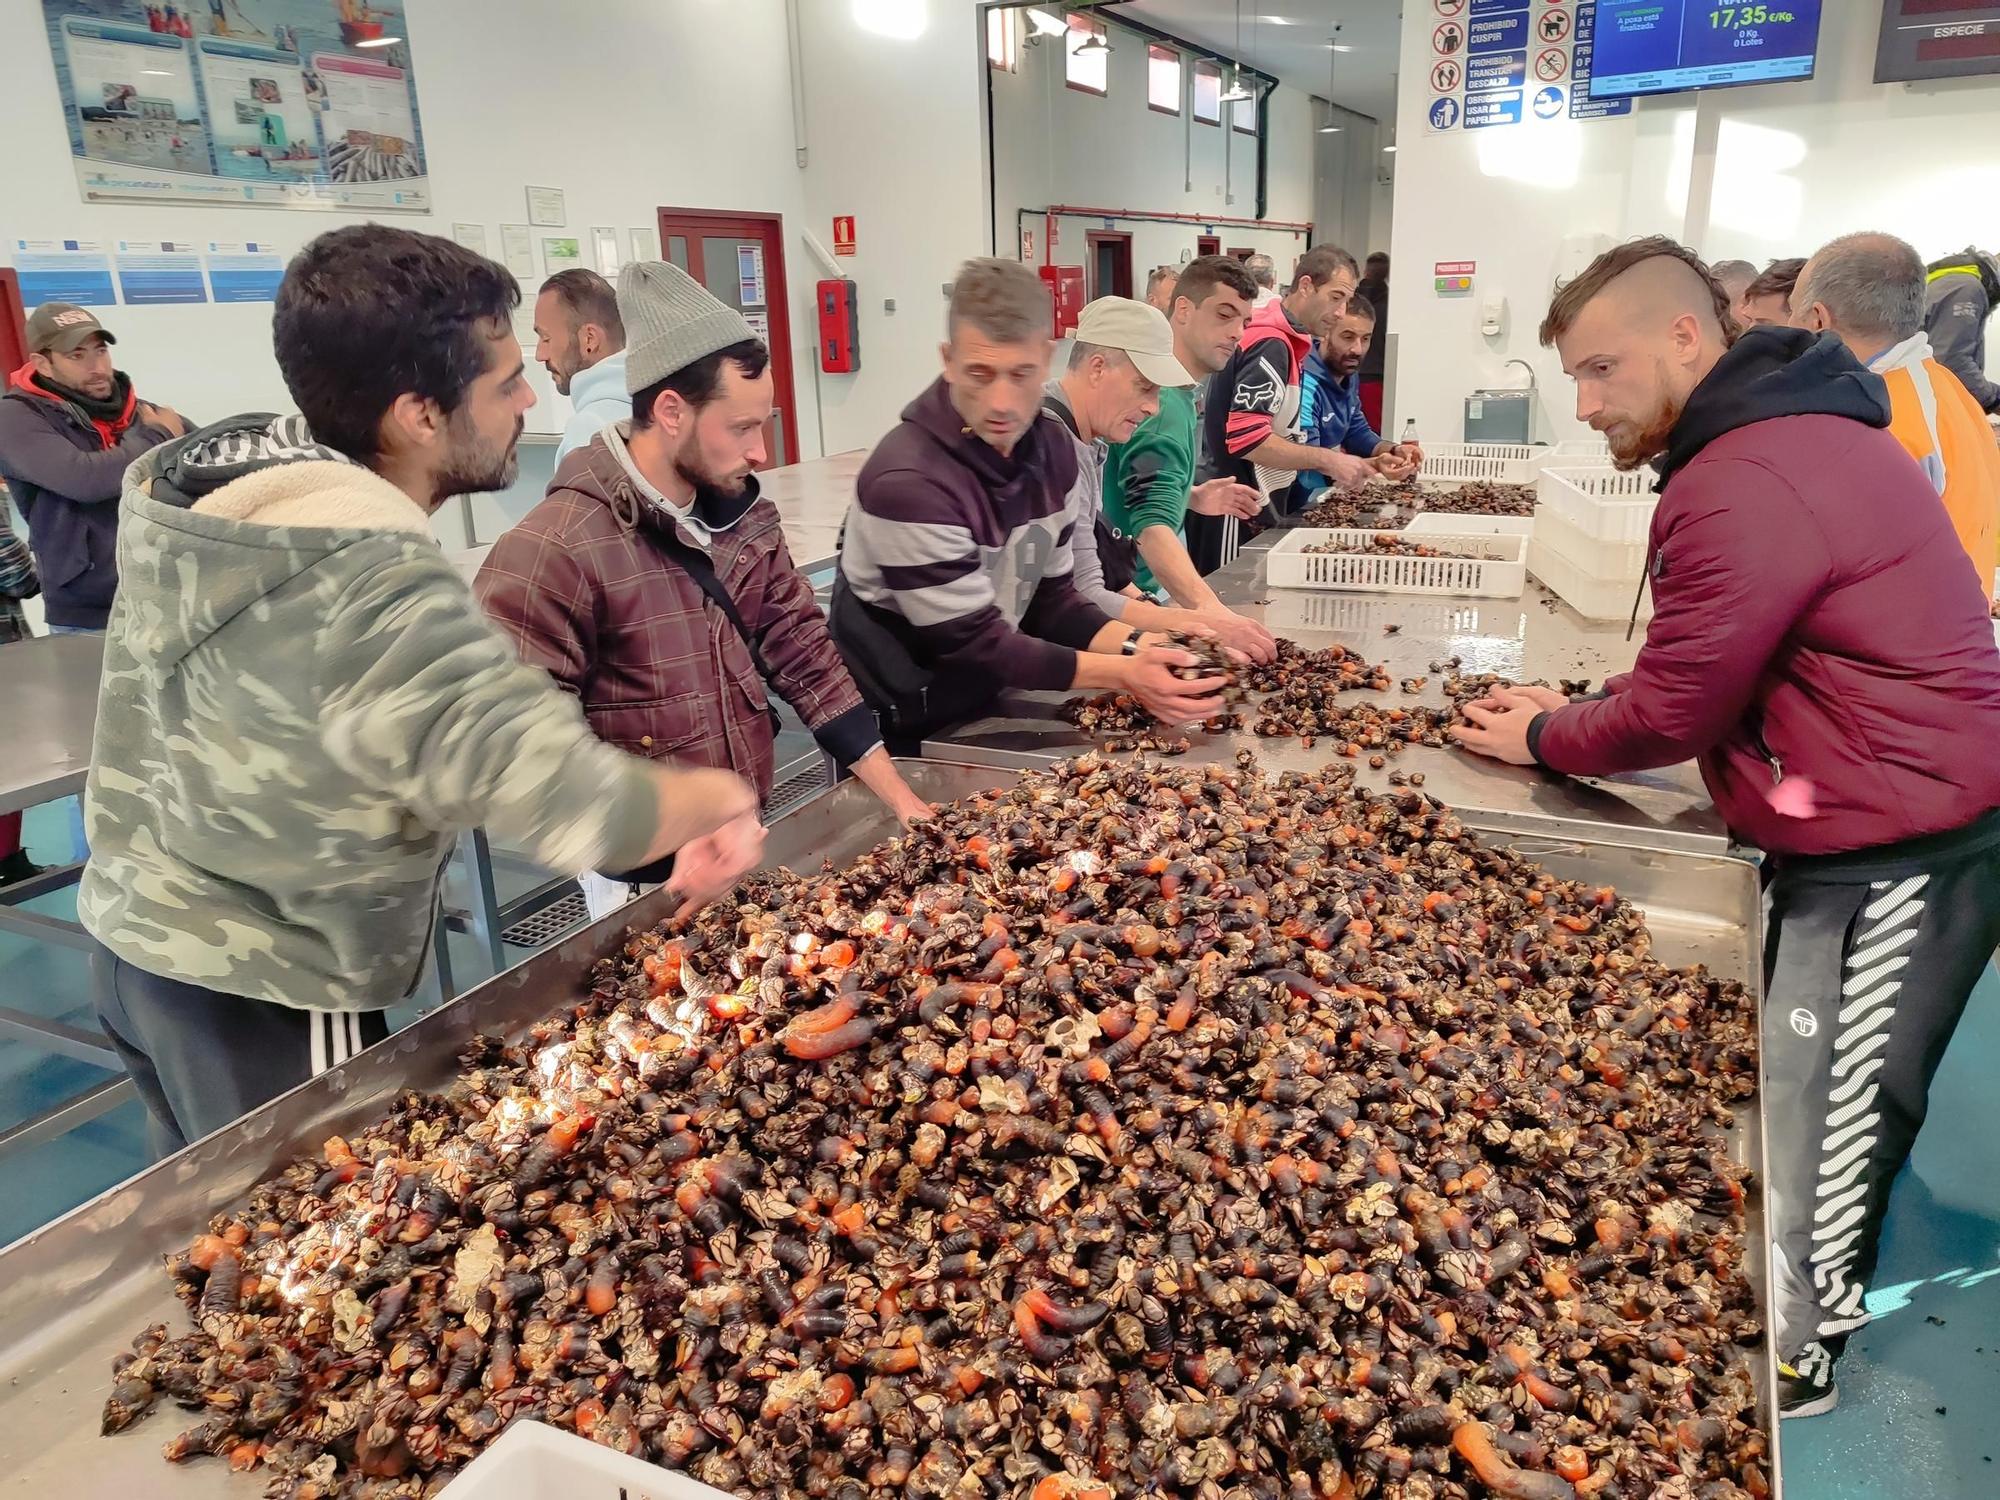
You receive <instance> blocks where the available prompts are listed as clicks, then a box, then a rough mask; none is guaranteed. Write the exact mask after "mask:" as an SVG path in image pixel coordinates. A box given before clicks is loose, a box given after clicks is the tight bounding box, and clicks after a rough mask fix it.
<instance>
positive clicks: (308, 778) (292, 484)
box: [77, 416, 659, 1010]
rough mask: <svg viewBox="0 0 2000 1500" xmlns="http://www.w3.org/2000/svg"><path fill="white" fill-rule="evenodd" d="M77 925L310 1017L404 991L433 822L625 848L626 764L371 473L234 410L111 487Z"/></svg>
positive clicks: (615, 864)
mask: <svg viewBox="0 0 2000 1500" xmlns="http://www.w3.org/2000/svg"><path fill="white" fill-rule="evenodd" d="M118 566H119V574H120V580H119V589H118V597H117V602H116V603H115V604H114V605H113V607H112V612H111V622H110V629H109V633H108V634H107V636H106V638H105V644H104V677H103V682H102V685H101V687H100V689H99V696H98V708H97V733H96V741H95V745H94V747H93V751H92V757H91V768H90V782H89V791H88V796H87V810H88V811H87V831H88V834H89V839H90V863H89V865H88V866H87V868H86V869H85V870H84V874H83V883H82V886H81V888H80V890H79V893H78V899H77V906H78V912H79V915H80V917H81V919H82V921H83V925H84V926H85V927H86V928H88V929H89V930H90V932H91V933H92V934H93V935H94V936H96V938H97V939H98V940H99V941H100V942H102V943H103V944H104V945H105V946H106V947H108V948H109V949H111V951H112V952H113V953H115V954H117V955H118V956H119V957H120V958H123V959H125V960H126V961H127V962H128V963H131V964H132V965H134V966H135V967H137V968H140V969H144V970H146V971H147V972H149V973H153V974H158V975H162V976H164V977H167V978H171V979H178V980H182V981H185V982H187V983H190V984H196V985H201V986H205V987H207V988H210V989H215V990H219V991H222V992H224V993H226V994H232V995H244V996H248V997H250V998H253V999H257V1000H268V1001H274V1002H276V1003H278V1004H281V1005H291V1006H300V1007H305V1008H311V1009H334V1010H371V1009H381V1008H384V1007H387V1006H391V1005H394V1004H396V1003H397V1002H398V1001H400V1000H402V999H403V998H404V997H405V996H407V995H408V994H409V993H410V992H411V991H412V990H413V989H415V988H416V986H417V983H418V981H419V980H420V979H421V977H422V974H423V970H424V965H425V962H426V960H427V958H428V956H429V951H430V941H431V934H432V932H433V930H434V922H435V916H436V910H437V899H438V888H439V884H440V882H441V879H442V876H443V870H444V863H445V860H446V858H447V857H448V856H449V854H450V851H451V847H452V843H453V840H454V838H455V836H456V835H457V834H458V833H460V832H462V831H463V830H465V829H468V828H473V827H478V826H484V827H486V828H488V829H490V830H491V831H492V832H493V834H494V835H495V836H496V837H497V838H499V839H501V840H504V841H506V842H508V843H510V844H512V845H515V846H516V847H518V848H521V849H522V850H524V851H526V852H527V853H528V854H530V855H531V856H532V857H534V858H536V859H538V860H540V861H542V862H543V863H545V864H547V865H549V866H551V867H552V868H554V869H557V870H561V871H563V872H564V873H575V872H578V871H582V870H586V869H600V868H604V869H622V868H629V867H631V866H635V865H638V864H640V863H643V861H644V859H645V857H646V855H647V853H648V852H649V845H650V844H651V842H652V835H653V831H654V829H656V828H657V826H658V811H659V809H658V799H657V794H656V791H655V789H654V783H653V781H652V779H651V776H650V774H649V772H648V770H647V767H646V763H645V762H644V761H641V760H638V759H636V758H633V757H630V756H627V755H625V754H624V753H622V752H620V751H617V750H614V749H612V748H611V747H609V746H607V745H604V744H602V743H601V742H599V741H598V740H597V739H596V738H594V737H593V736H592V735H591V733H590V731H589V729H588V728H587V727H586V726H585V724H584V721H583V715H582V713H581V712H580V711H579V709H578V707H577V705H576V702H575V700H574V699H571V698H569V697H567V696H566V695H564V694H563V693H562V692H560V691H559V690H557V689H556V688H555V687H554V686H553V685H551V683H550V681H549V679H548V677H547V676H546V675H545V674H543V673H542V672H539V671H536V670H534V669H533V668H530V667H526V666H523V665H521V663H520V662H519V661H518V660H517V659H516V657H515V655H514V652H513V650H512V649H511V648H510V647H509V646H508V645H507V644H506V642H505V641H503V640H502V639H501V638H500V636H499V634H498V633H497V632H496V631H495V630H494V629H493V627H492V626H491V625H490V624H489V623H488V622H487V619H486V617H485V615H484V614H483V613H482V612H481V610H480V608H479V606H478V604H477V603H475V602H474V600H473V597H472V592H471V589H470V588H469V587H468V585H467V584H466V582H465V580H464V579H463V578H461V577H460V575H459V573H458V570H457V569H456V568H455V567H453V565H452V564H451V563H450V562H449V561H447V560H446V558H445V557H444V555H443V554H442V553H441V552H440V551H439V549H438V546H437V543H436V541H435V540H434V539H433V538H432V535H431V530H430V521H429V518H428V517H427V516H426V515H425V513H424V511H423V510H422V509H421V508H420V507H419V506H418V505H417V504H416V503H415V502H413V501H412V500H411V499H410V498H409V497H408V496H407V495H405V494H404V493H403V492H402V491H401V490H399V489H397V488H396V487H395V486H394V485H392V484H390V483H389V482H388V481H387V480H384V479H382V478H381V477H380V476H378V475H376V474H374V473H372V472H370V471H369V470H367V469H365V468H362V467H361V466H359V465H357V464H354V463H351V462H349V461H348V460H346V459H345V458H343V457H342V456H341V455H340V454H338V453H335V452H333V451H332V450H331V449H328V448H324V447H321V446H320V445H318V444H317V443H315V442H314V441H313V439H312V436H311V434H310V433H309V432H307V431H306V428H305V424H304V423H303V422H302V421H300V420H299V419H298V418H295V417H288V418H283V419H273V418H270V417H267V416H250V417H238V418H235V419H233V420H232V421H230V422H224V423H220V424H217V425H216V426H214V427H210V428H207V429H205V430H203V431H201V432H198V433H196V434H194V435H193V436H191V437H188V438H185V439H183V440H181V441H180V442H178V443H170V444H167V445H165V446H162V447H159V448H155V449H154V450H153V451H152V452H151V453H148V454H147V455H145V456H144V457H143V458H141V459H140V460H139V461H138V462H136V463H134V464H133V465H132V467H131V469H130V470H129V471H128V472H127V474H126V476H125V495H124V501H123V506H122V509H121V513H120V525H119V536H118Z"/></svg>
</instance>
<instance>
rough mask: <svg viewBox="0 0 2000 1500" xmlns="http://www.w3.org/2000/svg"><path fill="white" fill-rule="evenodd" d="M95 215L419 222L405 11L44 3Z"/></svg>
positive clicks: (349, 3) (244, 2)
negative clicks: (167, 208) (220, 214)
mask: <svg viewBox="0 0 2000 1500" xmlns="http://www.w3.org/2000/svg"><path fill="white" fill-rule="evenodd" d="M41 4H42V12H43V16H44V19H45V21H46V23H47V28H48V37H49V51H50V55H51V57H52V58H53V60H54V64H55V73H56V86H57V92H58V94H59V95H60V97H61V100H62V109H63V116H64V119H65V121H66V123H67V125H68V128H69V138H70V152H71V155H72V156H74V157H75V159H76V174H77V184H78V186H79V187H80V188H81V189H82V192H83V197H84V199H85V201H87V202H91V203H121V202H152V203H159V202H166V203H217V204H223V205H226V206H229V207H232V208H241V207H245V206H252V207H256V206H261V207H270V208H311V209H357V208H358V209H368V210H371V211H381V212H390V213H398V212H400V213H427V212H429V211H430V207H431V193H430V182H429V178H428V174H427V169H426V167H425V163H424V147H423V127H422V125H421V123H420V122H419V120H418V116H417V95H416V81H415V75H414V73H413V72H412V70H411V66H410V56H409V43H408V41H407V39H406V29H405V25H404V20H403V0H41Z"/></svg>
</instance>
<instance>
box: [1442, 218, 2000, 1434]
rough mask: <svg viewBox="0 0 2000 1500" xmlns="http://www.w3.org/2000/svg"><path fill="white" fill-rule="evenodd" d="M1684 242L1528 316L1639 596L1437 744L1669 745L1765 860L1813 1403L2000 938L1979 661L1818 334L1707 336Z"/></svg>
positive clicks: (1778, 1067)
mask: <svg viewBox="0 0 2000 1500" xmlns="http://www.w3.org/2000/svg"><path fill="white" fill-rule="evenodd" d="M1726 319H1727V304H1726V302H1725V300H1724V297H1723V294H1722V292H1721V291H1720V290H1719V289H1718V288H1717V287H1716V286H1715V285H1714V283H1713V282H1712V281H1711V280H1710V278H1709V276H1708V274H1707V271H1706V270H1705V268H1704V267H1702V265H1701V263H1700V262H1699V261H1698V260H1696V259H1695V257H1694V255H1693V254H1692V252H1690V251H1687V250H1685V249H1683V248H1682V247H1681V246H1679V245H1677V244H1675V243H1673V242H1672V241H1671V240H1663V239H1652V240H1640V241H1635V242H1633V243H1632V244H1628V245H1624V246H1621V247H1620V248H1618V249H1616V250H1612V251H1609V252H1607V253H1606V254H1605V255H1603V256H1600V257H1599V258H1598V260H1597V261H1596V263H1595V264H1593V265H1592V266H1591V267H1590V268H1589V269H1588V270H1587V271H1585V272H1584V273H1583V275H1581V276H1580V277H1578V278H1577V279H1576V280H1575V281H1573V282H1571V283H1569V284H1568V285H1566V286H1564V287H1563V288H1562V289H1561V291H1560V292H1558V294H1557V296H1556V299H1555V303H1554V305H1553V306H1552V307H1551V308H1550V310H1549V316H1548V319H1547V321H1546V322H1545V323H1544V324H1543V325H1542V342H1543V343H1544V344H1554V345H1555V346H1556V347H1557V349H1558V350H1559V351H1560V352H1561V354H1562V359H1563V368H1564V369H1565V370H1567V371H1568V372H1569V373H1570V375H1571V376H1572V377H1573V378H1574V379H1575V380H1576V382H1577V415H1578V417H1579V418H1581V419H1583V420H1585V421H1588V422H1589V423H1590V425H1591V426H1592V427H1593V428H1595V429H1596V430H1597V431H1599V432H1601V433H1603V434H1604V435H1605V437H1606V438H1608V439H1609V440H1610V444H1611V451H1612V456H1613V458H1614V459H1615V460H1616V461H1617V463H1618V464H1619V466H1620V467H1621V468H1627V469H1631V468H1636V467H1638V466H1639V465H1640V464H1642V463H1646V462H1649V461H1650V462H1654V463H1655V464H1656V465H1657V466H1658V468H1659V471H1660V474H1661V491H1662V492H1661V499H1660V504H1659V508H1658V510H1657V511H1656V512H1655V513H1654V517H1653V528H1652V538H1651V543H1650V547H1649V553H1648V564H1647V573H1648V576H1649V580H1650V583H1651V585H1652V589H1653V602H1654V607H1655V614H1654V616H1653V619H1652V622H1651V624H1650V625H1649V626H1648V627H1647V631H1646V644H1645V647H1644V649H1643V650H1641V651H1640V653H1639V659H1638V662H1637V663H1636V664H1635V666H1634V667H1633V670H1632V671H1631V672H1630V673H1629V674H1627V675H1625V676H1623V677H1618V678H1614V679H1612V681H1611V682H1610V683H1609V684H1607V689H1606V691H1605V692H1604V693H1603V694H1601V695H1599V696H1598V697H1597V698H1596V699H1594V700H1588V701H1583V702H1579V703H1570V702H1569V701H1568V700H1567V699H1565V698H1563V697H1562V696H1560V695H1559V694H1555V693H1551V692H1548V691H1547V690H1546V689H1511V690H1503V691H1501V692H1498V693H1496V694H1495V695H1494V696H1493V697H1492V698H1491V699H1489V700H1487V701H1486V702H1484V703H1480V704H1475V705H1473V706H1472V707H1471V708H1469V709H1468V710H1467V712H1468V714H1469V715H1470V717H1471V718H1472V720H1473V726H1472V727H1469V728H1466V729H1464V730H1462V731H1461V732H1460V736H1459V737H1460V739H1461V740H1462V741H1463V742H1464V743H1465V745H1466V746H1467V747H1468V748H1470V749H1473V750H1477V751H1479V752H1481V753H1483V754H1487V755H1493V756H1496V757H1498V758H1499V759H1502V760H1507V761H1511V762H1513V763H1515V764H1518V765H1527V764H1531V763H1539V764H1540V765H1542V766H1545V767H1547V768H1548V769H1550V770H1553V771H1562V772H1567V773H1568V774H1571V775H1577V776H1591V775H1606V774H1610V773H1613V772H1619V771H1632V770H1638V769H1641V768H1645V767H1653V766H1665V765H1672V764H1675V763H1677V762H1679V761H1682V760H1685V759H1687V758H1688V757H1690V756H1693V757H1694V758H1695V759H1696V760H1697V761H1698V762H1699V763H1700V766H1701V773H1702V778H1703V780H1704V781H1705V782H1706V783H1707V785H1708V789H1709V792H1710V794H1711V795H1712V796H1713V797H1714V798H1715V803H1716V807H1717V808H1718V810H1720V812H1721V813H1722V815H1723V817H1724V819H1725V820H1726V821H1727V822H1728V824H1729V827H1730V830H1731V831H1732V832H1733V833H1734V834H1735V835H1736V837H1737V838H1738V839H1740V840H1742V841H1743V842H1745V843H1750V844H1755V845H1757V846H1759V847H1760V848H1762V849H1763V850H1765V851H1766V853H1767V855H1768V856H1769V858H1768V860H1767V862H1766V865H1765V871H1766V892H1765V893H1766V903H1767V914H1766V920H1765V928H1766V931H1765V947H1764V1016H1765V1026H1764V1070H1765V1082H1766V1089H1767V1093H1766V1098H1765V1112H1766V1116H1767V1118H1768V1119H1769V1120H1770V1122H1771V1140H1770V1142H1769V1160H1770V1173H1769V1181H1768V1182H1767V1184H1766V1188H1767V1196H1768V1200H1769V1211H1770V1220H1771V1236H1772V1240H1773V1248H1774V1252H1775V1253H1774V1257H1773V1261H1774V1272H1775V1278H1776V1295H1777V1307H1776V1310H1775V1311H1776V1316H1775V1324H1776V1326H1775V1328H1774V1337H1775V1338H1776V1339H1777V1341H1778V1357H1779V1359H1780V1361H1781V1365H1780V1370H1781V1373H1782V1374H1783V1376H1784V1380H1783V1387H1784V1388H1783V1390H1782V1392H1781V1400H1780V1406H1781V1410H1782V1411H1783V1413H1784V1414H1785V1415H1786V1416H1810V1415H1813V1414H1815V1413H1817V1412H1821V1411H1827V1410H1831V1409H1832V1407H1833V1405H1834V1403H1835V1402H1836V1400H1837V1399H1838V1393H1837V1391H1836V1389H1835V1387H1834V1384H1833V1373H1832V1372H1833V1361H1834V1359H1835V1357H1836V1356H1837V1355H1838V1353H1839V1352H1840V1349H1841V1347H1842V1346H1843V1345H1844V1343H1845V1342H1846V1339H1847V1337H1848V1336H1849V1335H1850V1334H1852V1333H1853V1332H1854V1330H1856V1329H1857V1328H1860V1327H1861V1326H1862V1325H1863V1324H1865V1323H1866V1322H1867V1321H1868V1314H1867V1311H1866V1309H1865V1308H1864V1307H1863V1305H1862V1299H1863V1296H1864V1294H1865V1293H1866V1290H1867V1284H1868V1275H1869V1272H1870V1271H1871V1269H1872V1268H1873V1264H1874V1258H1875V1248H1876V1242H1877V1239H1878V1236H1879V1232H1880V1227H1881V1218H1882V1211H1883V1209H1884V1207H1885V1206H1886V1203H1887V1200H1888V1194H1889V1185H1890V1182H1891V1181H1892V1179H1893V1178H1894V1177H1895V1175H1896V1172H1897V1170H1898V1169H1899V1168H1900V1167H1901V1166H1902V1164H1903V1161H1904V1159H1905V1158H1906V1157H1907V1156H1908V1155H1909V1150H1910V1146H1911V1144H1912V1142H1913V1141H1914V1139H1915V1137H1916V1133H1917V1130H1918V1127H1919V1126H1921V1125H1922V1123H1923V1118H1924V1109H1925V1103H1926V1098H1927V1095H1928V1093H1929V1090H1930V1082H1931V1076H1932V1074H1933V1073H1934V1072H1935V1071H1936V1068H1937V1064H1938V1061H1939V1059H1940V1058H1941V1057H1942V1056H1943V1053H1944V1049H1945V1046H1946V1044H1947V1043H1948V1042H1949V1041H1950V1040H1951V1034H1952V1030H1953V1028H1954V1027H1955V1026H1956V1025H1957V1024H1958V1018H1959V1015H1960V1014H1961V1012H1963V1010H1964V1009H1965V1003H1966V999H1967V997H1968V996H1969V995H1970V993H1971V991H1972V987H1973V984H1974V983H1975V982H1976V981H1977V980H1978V978H1979V975H1980V973H1981V972H1982V971H1983V970H1984V969H1985V966H1986V962H1987V959H1988V958H1989V956H1990V955H1991V954H1992V952H1993V950H1994V946H1995V944H1996V943H2000V812H1996V811H1995V809H2000V754H1996V753H1995V750H1994V746H1995V745H1996V744H2000V653H1996V651H1995V649H1994V641H1993V631H1992V627H1991V625H1990V624H1989V622H1988V620H1987V605H1986V600H1985V598H1984V595H1983V592H1982V590H1981V589H1980V588H1979V586H1978V580H1977V579H1976V578H1975V577H1974V575H1973V574H1972V573H1971V572H1970V571H1968V570H1967V569H1966V567H1965V565H1964V555H1965V554H1964V552H1963V551H1962V550H1958V549H1957V541H1956V538H1955V537H1954V535H1953V533H1952V528H1951V521H1950V518H1949V517H1948V516H1947V515H1946V513H1945V510H1944V507H1943V506H1941V505H1939V504H1937V502H1936V498H1935V492H1934V491H1933V490H1932V489H1931V488H1930V486H1929V483H1928V481H1927V480H1926V479H1925V478H1924V475H1923V473H1922V471H1921V470H1919V469H1918V468H1917V466H1916V465H1915V464H1914V463H1913V462H1911V461H1910V458H1909V455H1908V454H1907V453H1906V452H1905V451H1904V450H1903V448H1902V445H1901V444H1899V443H1898V442H1897V441H1896V439H1895V438H1894V437H1892V436H1891V435H1890V434H1889V433H1888V432H1887V431H1886V428H1887V427H1888V423H1889V401H1888V395H1887V392H1886V390H1885V388H1884V387H1883V385H1882V382H1881V380H1880V379H1879V378H1878V377H1876V376H1874V375H1871V374H1869V373H1868V372H1867V371H1866V370H1864V369H1863V368H1862V367H1861V365H1860V364H1859V363H1857V362H1856V361H1855V359H1854V357H1853V355H1851V354H1850V353H1849V352H1848V351H1847V348H1846V346H1845V345H1844V344H1842V343H1841V342H1840V341H1839V340H1838V339H1837V338H1834V337H1832V336H1830V335H1828V336H1821V337H1817V338H1816V337H1815V336H1814V335H1812V334H1810V333H1806V332H1804V331H1802V330H1797V329H1786V328H1760V329H1757V330H1754V331H1752V332H1750V333H1747V334H1745V335H1744V336H1743V337H1742V338H1741V339H1740V340H1738V341H1736V342H1735V343H1734V345H1733V346H1732V345H1731V343H1730V339H1729V336H1728V334H1727V333H1726V332H1725V331H1724V330H1725V328H1726V327H1727V321H1726Z"/></svg>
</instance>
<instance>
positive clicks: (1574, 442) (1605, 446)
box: [1549, 437, 1611, 468]
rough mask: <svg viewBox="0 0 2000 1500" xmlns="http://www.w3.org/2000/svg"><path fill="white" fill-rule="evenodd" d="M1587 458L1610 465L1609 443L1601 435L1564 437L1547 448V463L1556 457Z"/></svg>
mask: <svg viewBox="0 0 2000 1500" xmlns="http://www.w3.org/2000/svg"><path fill="white" fill-rule="evenodd" d="M1565 458H1568V459H1587V460H1589V461H1591V462H1592V463H1594V464H1603V465H1604V466H1605V467H1607V468H1609V467H1610V465H1611V444H1610V442H1609V441H1608V440H1606V439H1604V438H1601V437H1593V438H1565V439H1563V441H1561V442H1560V443H1557V444H1555V445H1553V446H1552V447H1551V448H1550V449H1549V463H1550V464H1553V463H1555V461H1556V460H1558V459H1565Z"/></svg>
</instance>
